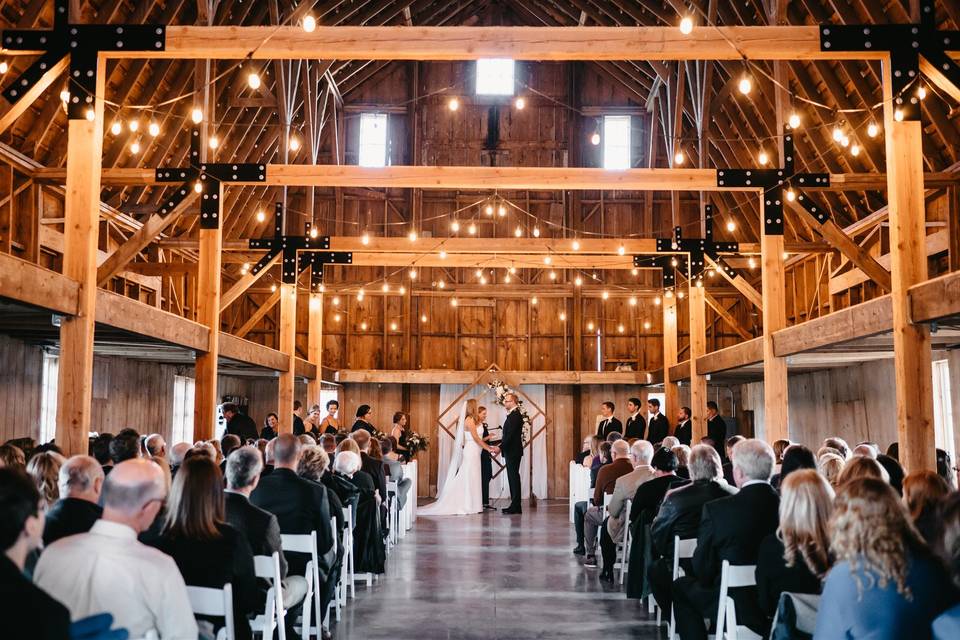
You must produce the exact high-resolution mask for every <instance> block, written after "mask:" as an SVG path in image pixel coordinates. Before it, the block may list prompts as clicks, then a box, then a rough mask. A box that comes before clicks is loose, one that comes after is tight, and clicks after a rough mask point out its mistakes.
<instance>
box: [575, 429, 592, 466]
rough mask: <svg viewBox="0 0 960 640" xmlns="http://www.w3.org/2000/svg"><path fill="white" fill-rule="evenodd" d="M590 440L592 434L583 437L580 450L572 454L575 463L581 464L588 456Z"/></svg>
mask: <svg viewBox="0 0 960 640" xmlns="http://www.w3.org/2000/svg"><path fill="white" fill-rule="evenodd" d="M592 440H593V436H589V437H586V438H584V439H583V442H582V443H581V444H580V452H579V453H577V455H575V456H573V461H574V462H575V463H576V464H579V465H581V466H583V462H584V461H585V460H586V459H587V457H589V456H590V443H591V441H592Z"/></svg>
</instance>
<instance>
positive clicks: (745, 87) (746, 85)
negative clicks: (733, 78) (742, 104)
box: [737, 76, 753, 95]
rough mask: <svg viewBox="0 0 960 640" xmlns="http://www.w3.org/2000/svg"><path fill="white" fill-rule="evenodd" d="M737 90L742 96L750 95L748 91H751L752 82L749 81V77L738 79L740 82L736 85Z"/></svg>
mask: <svg viewBox="0 0 960 640" xmlns="http://www.w3.org/2000/svg"><path fill="white" fill-rule="evenodd" d="M737 89H739V90H740V93H742V94H743V95H747V94H748V93H750V90H751V89H753V81H751V80H750V76H743V77H742V78H740V82H739V83H737Z"/></svg>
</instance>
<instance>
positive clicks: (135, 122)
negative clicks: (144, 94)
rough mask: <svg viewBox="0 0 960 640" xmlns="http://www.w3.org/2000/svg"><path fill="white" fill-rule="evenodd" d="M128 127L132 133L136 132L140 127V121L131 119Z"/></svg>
mask: <svg viewBox="0 0 960 640" xmlns="http://www.w3.org/2000/svg"><path fill="white" fill-rule="evenodd" d="M127 128H128V129H130V131H131V133H136V132H137V131H138V130H139V129H140V121H139V120H131V121H130V122H128V123H127Z"/></svg>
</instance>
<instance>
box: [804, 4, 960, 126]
mask: <svg viewBox="0 0 960 640" xmlns="http://www.w3.org/2000/svg"><path fill="white" fill-rule="evenodd" d="M820 50H821V51H874V52H876V51H885V52H888V53H889V54H890V67H891V68H890V72H891V73H890V75H891V79H892V82H893V87H892V89H893V99H894V102H895V103H896V106H897V108H899V109H900V110H901V112H902V113H903V119H904V120H919V119H920V101H919V98H918V97H917V95H916V94H913V95H909V96H908V95H907V89H908V88H909V86H910V83H912V82H913V81H915V80H916V79H917V78H918V77H919V76H920V59H921V58H923V59H925V60H926V61H927V63H929V64H930V65H931V66H932V67H934V68H935V69H936V70H937V72H938V73H939V74H941V75H942V77H943V78H944V79H945V80H947V81H948V82H950V83H951V84H953V85H954V86H955V87H958V88H960V65H957V63H956V62H954V61H953V59H952V58H951V57H950V56H949V55H948V54H947V52H948V51H957V50H960V31H940V30H938V29H937V20H936V6H935V2H934V0H920V22H919V23H913V24H848V25H833V24H824V25H820Z"/></svg>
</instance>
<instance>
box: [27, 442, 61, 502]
mask: <svg viewBox="0 0 960 640" xmlns="http://www.w3.org/2000/svg"><path fill="white" fill-rule="evenodd" d="M63 461H64V458H63V456H62V455H60V454H59V453H53V452H52V451H44V452H42V453H35V454H34V455H33V457H31V458H30V461H29V462H27V474H28V475H29V476H30V477H31V478H33V481H34V482H35V483H36V485H37V491H39V492H40V506H41V507H43V509H44V510H47V509H49V508H50V507H51V506H52V505H53V503H54V502H56V501H57V500H58V499H59V498H60V485H59V480H60V467H61V465H63Z"/></svg>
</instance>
